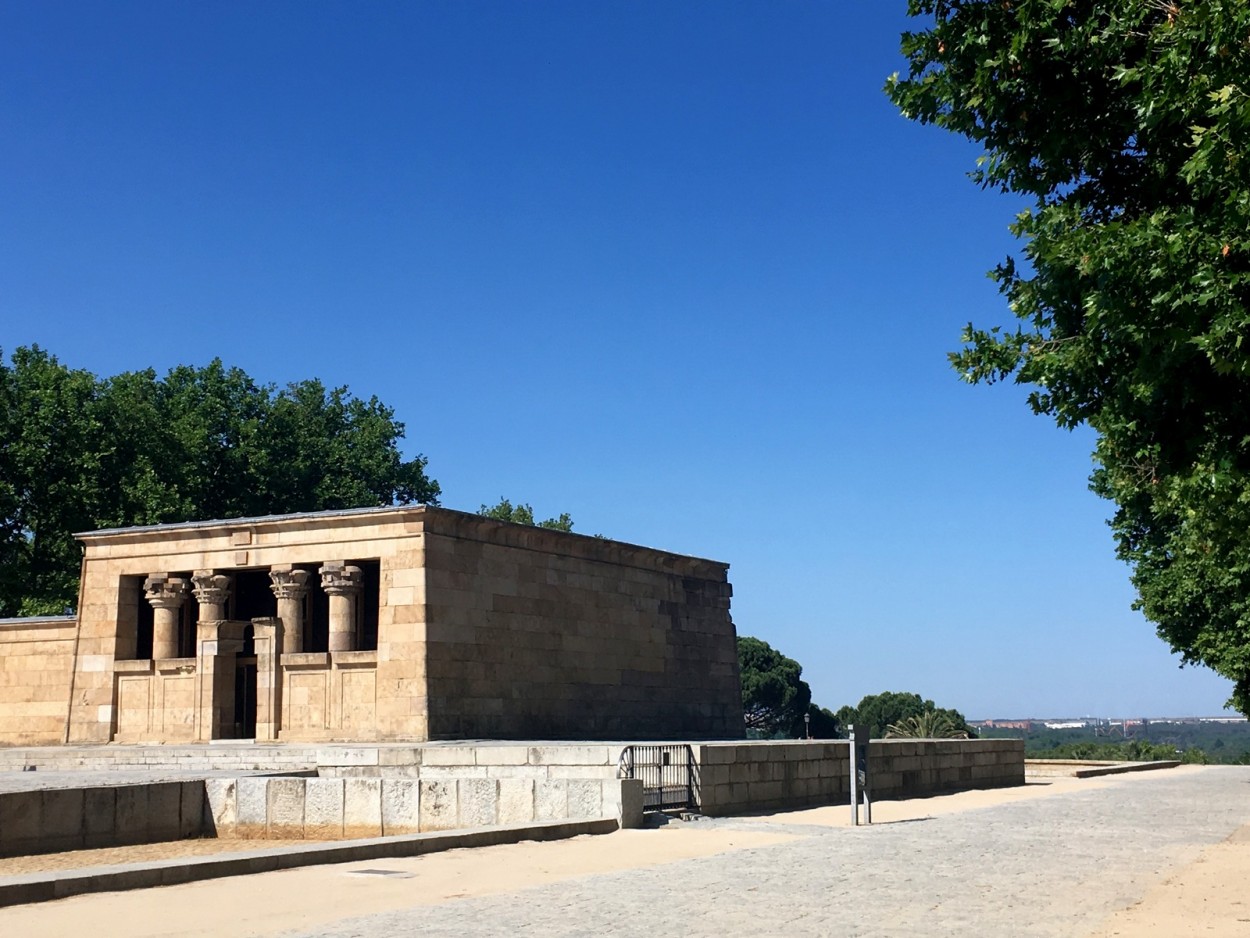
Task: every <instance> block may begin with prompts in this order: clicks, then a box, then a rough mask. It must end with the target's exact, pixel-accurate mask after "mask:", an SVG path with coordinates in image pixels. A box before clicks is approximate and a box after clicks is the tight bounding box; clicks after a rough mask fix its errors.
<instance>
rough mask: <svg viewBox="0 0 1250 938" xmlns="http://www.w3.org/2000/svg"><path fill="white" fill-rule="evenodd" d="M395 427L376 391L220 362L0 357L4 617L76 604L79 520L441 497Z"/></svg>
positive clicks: (38, 354)
mask: <svg viewBox="0 0 1250 938" xmlns="http://www.w3.org/2000/svg"><path fill="white" fill-rule="evenodd" d="M403 435H404V425H403V424H402V423H400V422H399V421H397V420H396V419H395V417H394V411H392V410H391V408H389V407H386V406H385V405H383V404H381V403H380V402H379V401H378V400H377V398H370V399H369V400H367V401H365V400H361V399H359V398H356V397H353V396H352V395H351V394H349V393H348V391H347V389H346V388H335V389H330V390H328V389H326V388H325V387H324V386H323V385H322V384H321V382H319V381H315V380H314V381H302V382H299V383H297V384H292V385H289V386H287V387H285V388H282V389H277V388H275V387H273V386H271V385H257V384H256V383H255V382H254V381H253V380H252V379H251V378H250V377H248V376H247V375H246V374H245V373H244V372H242V371H241V370H239V369H238V368H226V367H225V366H224V365H223V364H222V363H221V361H219V360H217V361H213V362H211V363H210V364H209V365H207V366H206V367H204V368H193V367H189V366H180V367H178V368H174V369H173V370H171V371H170V372H169V374H168V375H166V376H165V377H164V378H158V377H157V376H156V373H155V372H154V371H151V370H148V371H139V372H129V373H126V374H121V375H117V376H115V377H112V378H104V379H101V378H97V377H96V376H95V375H93V374H91V373H90V372H87V371H83V370H78V369H71V368H67V367H66V366H64V365H62V364H61V363H60V362H58V361H57V360H56V358H55V357H53V356H51V355H49V354H48V353H47V352H45V351H43V350H42V349H39V348H38V347H31V348H19V349H17V350H16V351H15V352H14V353H13V354H12V356H11V358H10V362H9V363H8V364H6V363H5V362H4V360H3V357H2V356H0V616H10V615H36V614H44V613H51V612H61V611H63V610H65V609H66V608H72V607H74V606H76V605H77V596H78V575H79V564H80V560H81V553H80V550H79V547H78V545H77V543H76V542H75V541H74V538H73V533H74V532H78V531H89V530H92V529H96V528H106V527H117V526H124V525H134V524H158V523H163V522H175V521H196V520H206V519H211V518H237V517H244V516H249V515H265V514H275V513H283V512H292V511H316V510H322V509H336V508H353V507H364V506H368V505H389V504H394V503H397V502H398V503H408V502H413V501H418V502H426V503H430V504H437V500H438V494H439V486H438V483H437V482H435V481H434V480H433V479H430V478H428V477H427V476H426V474H425V466H426V460H425V458H424V457H422V456H417V457H416V458H414V459H410V460H404V459H403V458H402V457H401V455H400V453H399V449H398V442H399V440H400V439H402V438H403Z"/></svg>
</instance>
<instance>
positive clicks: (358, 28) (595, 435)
mask: <svg viewBox="0 0 1250 938" xmlns="http://www.w3.org/2000/svg"><path fill="white" fill-rule="evenodd" d="M904 10H905V5H904V4H903V3H901V2H899V3H892V4H883V3H868V2H858V3H846V4H837V5H834V4H788V5H785V4H783V5H768V4H746V5H724V4H713V3H710V2H693V3H689V4H682V5H678V6H673V5H671V4H667V3H658V2H639V3H631V4H628V5H624V6H602V5H594V4H578V3H573V2H571V0H570V2H542V0H536V2H532V3H526V4H500V3H487V2H474V0H466V2H458V3H441V2H430V3H422V4H392V3H381V4H370V5H367V6H360V5H357V4H347V3H344V2H326V3H318V4H315V5H308V4H297V3H294V2H271V3H266V4H263V5H260V6H248V7H243V6H230V5H224V6H203V5H199V6H196V5H185V4H173V5H170V4H158V3H150V2H148V3H142V2H140V3H131V4H122V5H117V4H98V3H87V2H82V0H67V2H64V3H56V4H9V5H7V6H5V7H4V8H3V9H0V89H3V90H0V129H2V130H3V132H4V137H5V140H6V146H5V147H4V148H3V149H2V150H0V178H3V179H5V180H6V185H5V187H4V198H3V204H4V211H3V212H0V236H3V238H4V243H5V245H6V251H5V252H4V254H3V256H0V348H2V349H3V350H4V352H5V353H6V355H7V353H9V352H11V351H12V350H13V349H14V348H15V347H17V346H19V345H26V344H31V343H38V344H39V345H41V346H43V347H45V348H47V349H49V350H50V351H51V352H53V353H54V354H56V355H57V356H58V357H59V358H61V359H62V360H63V361H64V362H65V363H67V364H69V365H71V366H74V367H79V368H87V369H90V370H92V371H94V372H96V373H98V374H102V375H110V374H116V373H119V372H122V371H126V370H131V369H140V368H148V367H152V368H155V369H156V370H158V371H162V372H163V371H165V370H166V369H168V368H170V367H172V366H174V365H177V364H180V363H192V364H204V363H206V362H208V361H209V360H211V359H212V358H213V357H216V356H220V357H221V358H222V359H224V360H225V361H226V362H227V363H229V364H231V365H238V366H240V367H242V368H243V369H245V370H246V371H248V372H249V373H250V374H251V375H252V376H253V377H254V378H255V379H256V380H258V381H261V382H277V383H279V384H282V383H285V382H288V381H293V380H299V379H302V378H307V377H314V376H315V377H318V378H320V379H322V380H323V381H324V382H325V383H326V384H327V385H330V386H337V385H347V386H349V387H350V388H351V390H352V391H353V392H354V393H356V394H357V395H360V396H364V397H366V398H367V397H369V396H371V395H377V396H378V397H379V398H380V399H381V400H383V401H384V402H385V403H387V404H388V405H390V406H392V407H394V408H395V410H396V412H397V415H398V416H399V418H400V419H402V420H403V421H405V423H406V424H407V429H408V437H407V444H406V445H407V450H408V452H409V454H415V453H418V452H420V453H424V454H425V455H426V456H428V457H429V460H430V462H429V467H428V468H429V472H430V474H431V475H432V476H433V477H434V478H436V479H437V480H438V481H439V482H440V483H441V484H442V488H443V493H444V495H443V498H442V501H443V504H445V505H446V506H448V507H451V508H459V509H464V510H470V511H472V510H476V509H477V507H478V506H479V505H481V504H494V503H495V502H497V501H498V500H499V498H500V497H501V496H503V497H507V498H509V499H511V500H512V501H514V502H526V503H529V504H531V505H532V506H533V508H534V510H535V512H536V514H537V515H538V516H539V517H551V516H555V515H558V514H560V513H562V512H568V513H569V514H570V515H571V516H572V518H573V521H574V525H575V530H576V531H577V532H581V533H587V534H595V533H602V534H605V535H607V536H609V537H612V538H616V539H620V540H623V541H630V542H635V543H640V544H646V545H650V546H654V547H657V548H661V549H665V550H671V551H677V552H681V553H688V554H695V555H698V556H704V557H709V558H713V559H716V560H723V561H727V562H729V563H730V564H731V569H730V579H731V580H732V582H733V585H734V598H733V607H732V611H733V616H734V620H735V622H736V624H737V628H738V631H739V633H740V634H746V635H754V636H757V637H759V638H762V639H764V640H765V641H767V642H769V643H770V644H772V645H773V646H774V647H776V648H777V649H779V650H780V651H782V652H783V653H784V654H786V655H789V656H790V657H792V658H794V659H796V660H798V661H799V662H800V663H801V664H802V665H803V666H804V677H805V679H807V680H808V681H809V683H810V684H811V686H812V690H813V699H814V700H815V701H816V702H817V703H818V704H820V705H822V706H826V707H829V708H830V709H834V710H836V709H837V708H838V707H840V706H842V705H843V704H847V703H850V704H854V703H856V702H858V701H859V700H860V698H862V697H863V696H865V695H867V694H872V693H878V692H881V691H885V690H899V691H914V692H917V693H920V694H921V695H922V696H924V697H927V698H932V699H934V700H935V701H936V703H937V704H938V705H939V706H946V707H955V708H958V709H960V710H961V711H962V712H964V713H965V714H969V715H971V714H1012V713H1016V714H1019V713H1065V712H1081V711H1088V712H1093V713H1100V714H1142V713H1181V714H1190V713H1193V714H1212V715H1215V714H1219V713H1220V712H1221V706H1222V704H1223V702H1224V700H1225V698H1226V697H1227V696H1228V693H1229V691H1230V684H1229V682H1228V681H1226V680H1223V679H1221V678H1219V677H1217V676H1216V675H1214V674H1212V673H1211V672H1209V671H1207V670H1205V669H1202V668H1193V669H1191V668H1185V669H1183V670H1178V668H1177V665H1178V663H1179V662H1178V660H1177V659H1176V658H1175V656H1173V655H1172V654H1171V653H1170V652H1169V650H1168V648H1167V647H1166V646H1165V645H1164V644H1163V643H1162V642H1160V641H1159V640H1158V639H1157V638H1156V637H1155V636H1154V632H1153V628H1152V627H1151V626H1150V624H1149V623H1148V622H1146V621H1145V620H1144V619H1143V618H1142V617H1141V615H1140V614H1138V613H1136V612H1134V611H1133V610H1132V608H1131V605H1132V602H1133V593H1132V590H1131V587H1130V585H1129V580H1128V577H1129V570H1128V569H1127V568H1126V567H1125V566H1124V565H1123V564H1121V563H1119V562H1118V561H1116V559H1115V557H1114V548H1113V544H1112V541H1111V537H1110V533H1109V532H1108V530H1107V529H1106V526H1105V524H1104V521H1105V518H1106V517H1107V515H1108V512H1109V506H1108V505H1107V504H1106V503H1104V502H1101V501H1099V500H1098V499H1096V498H1095V497H1094V496H1093V495H1091V494H1090V493H1089V492H1088V491H1087V489H1086V479H1087V477H1088V475H1089V472H1090V469H1091V462H1090V452H1091V449H1092V444H1093V436H1092V433H1091V432H1089V431H1088V430H1079V431H1076V432H1074V433H1061V432H1058V431H1057V430H1056V429H1055V427H1054V426H1053V425H1051V424H1049V423H1047V422H1046V421H1045V420H1042V419H1038V418H1035V417H1032V416H1031V415H1030V414H1029V412H1028V410H1027V408H1026V406H1025V405H1024V403H1023V397H1024V395H1023V393H1022V391H1021V390H1020V389H1018V388H1016V387H1014V386H1006V387H1001V386H998V387H993V388H969V387H967V386H965V385H963V384H961V382H960V381H959V378H958V376H957V375H956V374H955V373H954V372H953V371H952V369H951V368H950V366H949V364H948V362H947V360H946V355H947V353H948V352H949V351H951V350H952V349H954V348H955V347H956V346H957V344H958V339H959V333H960V329H961V327H962V326H963V325H964V324H965V323H966V322H968V321H969V320H975V321H976V322H978V323H979V324H985V325H990V324H993V323H998V322H1004V321H1006V320H1007V318H1008V313H1007V311H1006V309H1005V304H1004V301H1003V299H1002V298H1001V297H999V296H998V295H997V294H996V292H995V289H994V286H993V284H992V283H990V282H989V281H988V280H987V279H986V278H985V276H984V273H985V271H987V270H989V269H990V268H992V267H993V266H994V265H995V264H996V263H998V262H1000V261H1001V260H1002V259H1003V257H1004V256H1005V255H1006V254H1007V253H1008V252H1010V251H1013V250H1015V249H1016V248H1017V245H1016V244H1015V243H1014V242H1013V239H1012V238H1011V236H1010V234H1009V232H1008V231H1007V225H1008V224H1009V223H1010V222H1011V220H1012V218H1013V216H1014V213H1015V212H1016V211H1017V210H1018V208H1019V203H1018V202H1016V201H1014V200H1012V199H1009V198H1005V197H1002V196H999V195H996V194H993V193H989V192H984V191H981V190H980V189H978V188H977V187H976V186H975V185H973V184H972V183H971V182H969V181H968V179H967V178H966V173H967V172H968V171H969V170H970V169H972V168H973V165H974V160H975V158H976V156H977V152H976V151H975V150H974V149H973V148H971V147H969V146H967V145H966V144H964V143H963V142H961V141H960V140H957V139H955V138H953V137H951V136H950V135H948V134H944V133H943V132H941V131H939V130H936V129H934V128H926V127H921V126H918V125H915V124H913V123H911V122H908V121H906V120H904V119H903V118H901V117H900V116H899V115H898V114H897V113H895V112H894V110H893V109H892V107H891V105H890V104H889V102H888V101H887V100H886V98H885V96H884V94H882V92H881V88H882V85H883V84H884V82H885V80H886V77H887V76H888V75H889V74H890V73H891V72H893V71H895V70H896V69H898V68H900V67H901V66H902V60H901V58H900V56H899V55H898V51H897V49H898V36H899V33H900V31H901V30H903V29H905V28H907V25H908V24H907V20H906V17H905V15H904Z"/></svg>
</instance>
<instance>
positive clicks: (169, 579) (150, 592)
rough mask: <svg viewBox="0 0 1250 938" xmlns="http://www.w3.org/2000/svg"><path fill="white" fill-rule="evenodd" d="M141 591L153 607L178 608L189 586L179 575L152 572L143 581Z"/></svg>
mask: <svg viewBox="0 0 1250 938" xmlns="http://www.w3.org/2000/svg"><path fill="white" fill-rule="evenodd" d="M143 592H144V595H145V596H146V597H147V601H148V602H150V603H151V604H152V608H153V609H180V608H181V607H182V604H183V603H184V602H186V599H187V594H188V593H189V592H191V586H190V584H189V583H187V581H186V580H184V579H183V578H182V577H180V576H170V575H169V574H168V573H154V574H152V575H151V576H149V577H148V578H147V579H146V580H144V581H143Z"/></svg>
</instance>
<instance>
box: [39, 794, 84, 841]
mask: <svg viewBox="0 0 1250 938" xmlns="http://www.w3.org/2000/svg"><path fill="white" fill-rule="evenodd" d="M39 840H40V843H41V846H42V848H43V849H44V850H72V849H74V848H75V847H81V846H82V845H83V792H82V789H81V788H50V789H47V790H46V791H44V792H42V793H41V795H40V824H39Z"/></svg>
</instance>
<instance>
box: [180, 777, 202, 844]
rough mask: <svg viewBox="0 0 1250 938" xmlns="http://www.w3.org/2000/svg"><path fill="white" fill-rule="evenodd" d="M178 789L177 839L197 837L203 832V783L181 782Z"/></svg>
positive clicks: (197, 781)
mask: <svg viewBox="0 0 1250 938" xmlns="http://www.w3.org/2000/svg"><path fill="white" fill-rule="evenodd" d="M179 789H180V797H179V799H178V800H179V808H178V839H179V840H187V839H189V838H191V837H199V836H201V835H202V834H203V833H204V783H203V782H202V781H199V780H196V781H191V782H182V783H180V785H179Z"/></svg>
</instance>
